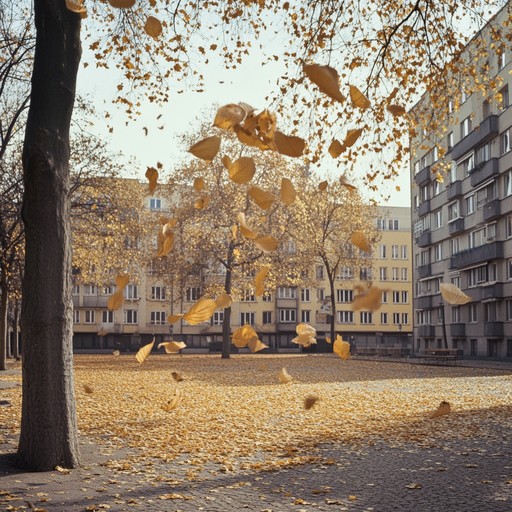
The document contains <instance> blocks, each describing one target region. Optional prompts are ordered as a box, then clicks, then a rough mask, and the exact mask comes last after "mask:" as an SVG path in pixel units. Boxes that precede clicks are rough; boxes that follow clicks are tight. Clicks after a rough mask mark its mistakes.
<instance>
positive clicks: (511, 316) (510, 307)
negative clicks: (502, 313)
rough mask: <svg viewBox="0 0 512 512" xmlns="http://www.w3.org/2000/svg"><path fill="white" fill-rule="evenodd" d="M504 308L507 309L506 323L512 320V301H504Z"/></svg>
mask: <svg viewBox="0 0 512 512" xmlns="http://www.w3.org/2000/svg"><path fill="white" fill-rule="evenodd" d="M505 307H506V308H507V316H506V318H507V321H510V320H512V300H511V299H507V300H506V301H505Z"/></svg>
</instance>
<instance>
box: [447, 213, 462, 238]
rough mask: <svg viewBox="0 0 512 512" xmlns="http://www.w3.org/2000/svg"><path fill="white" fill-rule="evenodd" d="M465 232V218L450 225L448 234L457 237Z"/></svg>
mask: <svg viewBox="0 0 512 512" xmlns="http://www.w3.org/2000/svg"><path fill="white" fill-rule="evenodd" d="M462 231H464V217H461V218H460V219H455V220H454V221H453V222H450V223H449V224H448V232H449V233H450V235H456V234H458V233H461V232H462Z"/></svg>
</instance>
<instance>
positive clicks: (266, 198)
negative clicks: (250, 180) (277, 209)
mask: <svg viewBox="0 0 512 512" xmlns="http://www.w3.org/2000/svg"><path fill="white" fill-rule="evenodd" d="M248 193H249V196H250V197H251V199H253V200H254V202H255V203H256V204H257V205H258V206H259V207H260V208H261V209H262V210H268V209H269V208H270V207H271V206H272V203H273V202H274V201H275V200H276V196H275V195H274V194H272V193H270V192H267V191H265V190H262V189H261V188H259V187H251V188H250V189H249V192H248Z"/></svg>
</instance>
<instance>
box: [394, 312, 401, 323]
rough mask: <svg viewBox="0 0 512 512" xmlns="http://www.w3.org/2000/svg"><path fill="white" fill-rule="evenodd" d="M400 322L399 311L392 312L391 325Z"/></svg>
mask: <svg viewBox="0 0 512 512" xmlns="http://www.w3.org/2000/svg"><path fill="white" fill-rule="evenodd" d="M399 324H400V313H393V325H399Z"/></svg>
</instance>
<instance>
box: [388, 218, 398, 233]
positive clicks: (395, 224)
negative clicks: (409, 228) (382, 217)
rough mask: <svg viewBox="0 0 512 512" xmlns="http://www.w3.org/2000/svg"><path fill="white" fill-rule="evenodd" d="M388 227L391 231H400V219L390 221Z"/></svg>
mask: <svg viewBox="0 0 512 512" xmlns="http://www.w3.org/2000/svg"><path fill="white" fill-rule="evenodd" d="M388 225H389V230H390V231H398V230H399V229H400V223H399V221H398V219H389V223H388Z"/></svg>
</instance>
